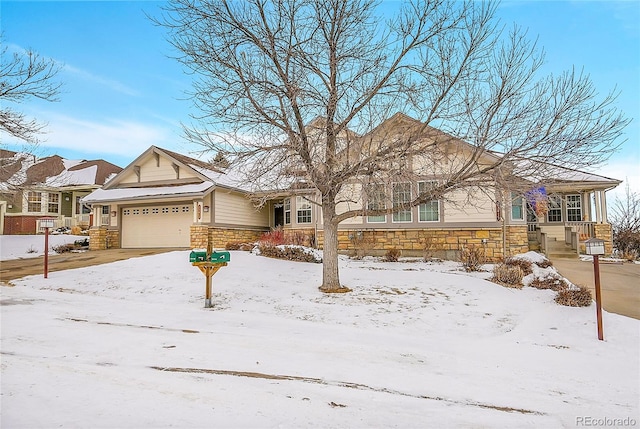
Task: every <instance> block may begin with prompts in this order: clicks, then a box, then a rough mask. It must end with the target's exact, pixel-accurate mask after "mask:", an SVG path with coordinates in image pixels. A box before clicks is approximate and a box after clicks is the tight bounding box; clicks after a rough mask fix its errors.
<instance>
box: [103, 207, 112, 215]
mask: <svg viewBox="0 0 640 429" xmlns="http://www.w3.org/2000/svg"><path fill="white" fill-rule="evenodd" d="M110 208H111V206H102V214H103V215H108V214H109V209H110Z"/></svg>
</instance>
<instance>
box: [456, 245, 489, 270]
mask: <svg viewBox="0 0 640 429" xmlns="http://www.w3.org/2000/svg"><path fill="white" fill-rule="evenodd" d="M460 262H462V266H463V267H464V269H465V270H466V271H481V270H482V265H483V264H484V263H485V256H484V249H483V248H482V247H477V246H474V245H473V244H472V245H471V246H469V247H467V248H465V249H462V251H461V252H460Z"/></svg>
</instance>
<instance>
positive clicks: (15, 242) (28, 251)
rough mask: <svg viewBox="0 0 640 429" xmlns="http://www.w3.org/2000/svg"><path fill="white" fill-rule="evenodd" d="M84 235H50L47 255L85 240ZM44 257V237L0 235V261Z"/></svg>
mask: <svg viewBox="0 0 640 429" xmlns="http://www.w3.org/2000/svg"><path fill="white" fill-rule="evenodd" d="M86 238H87V236H86V235H71V234H50V235H49V254H53V253H55V252H54V251H53V248H54V247H56V246H60V245H61V244H67V243H73V242H74V241H76V240H85V239H86ZM42 255H44V235H43V234H41V235H0V261H8V260H10V259H20V258H25V259H26V258H37V257H38V256H42Z"/></svg>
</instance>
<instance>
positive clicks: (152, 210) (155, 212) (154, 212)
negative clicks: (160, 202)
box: [151, 207, 160, 214]
mask: <svg viewBox="0 0 640 429" xmlns="http://www.w3.org/2000/svg"><path fill="white" fill-rule="evenodd" d="M151 213H152V214H158V213H160V210H159V209H158V208H157V207H154V208H152V209H151Z"/></svg>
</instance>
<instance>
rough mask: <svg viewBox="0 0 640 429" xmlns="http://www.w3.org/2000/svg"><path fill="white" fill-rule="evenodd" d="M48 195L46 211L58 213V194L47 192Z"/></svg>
mask: <svg viewBox="0 0 640 429" xmlns="http://www.w3.org/2000/svg"><path fill="white" fill-rule="evenodd" d="M48 197H49V201H48V203H47V212H48V213H58V212H59V211H60V194H52V193H49V195H48Z"/></svg>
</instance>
